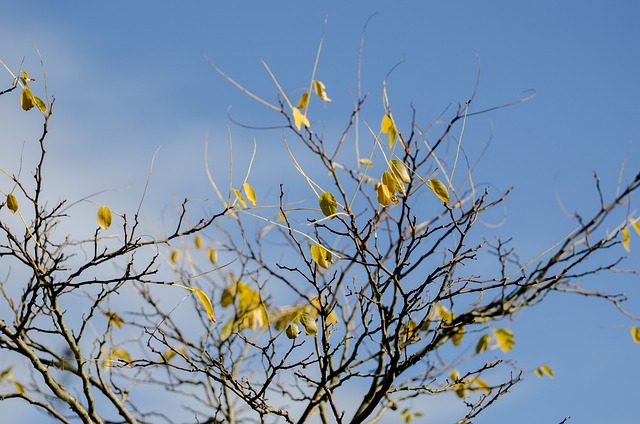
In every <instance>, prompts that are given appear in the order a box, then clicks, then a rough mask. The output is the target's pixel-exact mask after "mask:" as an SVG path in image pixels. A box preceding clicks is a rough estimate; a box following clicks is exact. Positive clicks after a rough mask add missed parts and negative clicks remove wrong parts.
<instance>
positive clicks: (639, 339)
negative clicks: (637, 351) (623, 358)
mask: <svg viewBox="0 0 640 424" xmlns="http://www.w3.org/2000/svg"><path fill="white" fill-rule="evenodd" d="M631 337H632V338H633V342H634V343H640V327H632V328H631Z"/></svg>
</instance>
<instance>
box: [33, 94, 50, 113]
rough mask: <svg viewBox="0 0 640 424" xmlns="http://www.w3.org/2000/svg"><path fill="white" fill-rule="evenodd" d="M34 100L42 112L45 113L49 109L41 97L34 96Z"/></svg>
mask: <svg viewBox="0 0 640 424" xmlns="http://www.w3.org/2000/svg"><path fill="white" fill-rule="evenodd" d="M33 102H34V103H35V104H36V106H37V107H38V109H40V112H42V113H45V112H46V111H47V105H46V104H45V103H44V102H43V101H42V99H41V98H40V97H36V96H33Z"/></svg>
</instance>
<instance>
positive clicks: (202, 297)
mask: <svg viewBox="0 0 640 424" xmlns="http://www.w3.org/2000/svg"><path fill="white" fill-rule="evenodd" d="M189 290H191V291H193V292H195V293H196V295H197V296H198V299H199V300H200V303H202V306H204V309H205V311H207V316H208V317H209V321H211V322H216V318H215V316H214V315H213V305H212V304H211V300H210V299H209V296H207V294H206V293H205V292H203V291H202V290H200V289H199V288H197V287H190V288H189Z"/></svg>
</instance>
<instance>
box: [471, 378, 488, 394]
mask: <svg viewBox="0 0 640 424" xmlns="http://www.w3.org/2000/svg"><path fill="white" fill-rule="evenodd" d="M469 382H471V383H473V386H474V387H473V389H474V390H478V389H480V390H484V391H485V392H490V391H491V389H490V388H489V384H488V383H487V382H486V381H485V380H482V379H481V378H478V377H470V378H469Z"/></svg>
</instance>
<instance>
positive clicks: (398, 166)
mask: <svg viewBox="0 0 640 424" xmlns="http://www.w3.org/2000/svg"><path fill="white" fill-rule="evenodd" d="M389 167H390V168H391V171H392V172H393V175H395V176H396V178H397V179H398V181H401V182H402V183H403V184H409V183H410V182H411V177H409V172H408V171H407V167H406V166H405V164H404V162H402V161H401V160H398V159H392V160H390V161H389Z"/></svg>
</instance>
